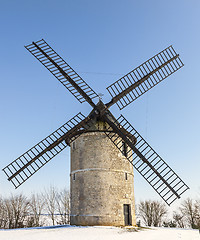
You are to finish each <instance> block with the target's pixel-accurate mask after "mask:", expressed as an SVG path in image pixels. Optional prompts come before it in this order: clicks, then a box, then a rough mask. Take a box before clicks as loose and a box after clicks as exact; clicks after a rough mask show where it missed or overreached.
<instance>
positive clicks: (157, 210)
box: [152, 201, 167, 227]
mask: <svg viewBox="0 0 200 240" xmlns="http://www.w3.org/2000/svg"><path fill="white" fill-rule="evenodd" d="M152 209H153V226H154V227H158V226H161V225H162V221H163V218H164V217H165V216H166V215H167V208H166V205H165V204H164V203H161V202H158V201H153V202H152Z"/></svg>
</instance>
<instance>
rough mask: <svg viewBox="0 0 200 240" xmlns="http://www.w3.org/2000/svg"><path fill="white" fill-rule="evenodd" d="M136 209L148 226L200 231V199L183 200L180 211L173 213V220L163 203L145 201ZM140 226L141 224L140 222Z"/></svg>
mask: <svg viewBox="0 0 200 240" xmlns="http://www.w3.org/2000/svg"><path fill="white" fill-rule="evenodd" d="M136 207H137V214H138V215H139V217H140V218H141V220H142V222H143V224H144V225H146V226H149V227H150V226H154V227H161V226H163V227H178V228H188V227H189V228H193V229H200V199H196V200H195V199H192V198H187V199H185V200H183V201H182V202H181V204H180V206H179V207H178V209H177V210H176V211H173V214H172V217H171V219H170V218H169V217H168V209H167V206H166V204H164V203H162V202H159V201H153V200H145V201H140V202H139V204H138V205H137V206H136ZM138 224H139V225H140V224H141V221H140V220H139V221H138Z"/></svg>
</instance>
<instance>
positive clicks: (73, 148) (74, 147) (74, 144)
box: [72, 141, 76, 150]
mask: <svg viewBox="0 0 200 240" xmlns="http://www.w3.org/2000/svg"><path fill="white" fill-rule="evenodd" d="M75 149H76V143H75V141H74V142H73V143H72V150H75Z"/></svg>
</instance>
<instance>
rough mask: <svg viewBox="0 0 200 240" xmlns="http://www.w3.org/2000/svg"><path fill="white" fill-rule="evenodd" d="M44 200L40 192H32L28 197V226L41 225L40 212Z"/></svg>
mask: <svg viewBox="0 0 200 240" xmlns="http://www.w3.org/2000/svg"><path fill="white" fill-rule="evenodd" d="M44 205H45V200H44V197H43V195H42V194H34V193H33V194H32V195H31V197H30V214H31V218H30V219H29V227H39V226H41V225H43V223H42V222H41V220H40V218H41V214H42V211H43V209H44Z"/></svg>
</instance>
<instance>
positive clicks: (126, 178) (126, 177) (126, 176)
mask: <svg viewBox="0 0 200 240" xmlns="http://www.w3.org/2000/svg"><path fill="white" fill-rule="evenodd" d="M125 180H128V174H127V173H126V172H125Z"/></svg>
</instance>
